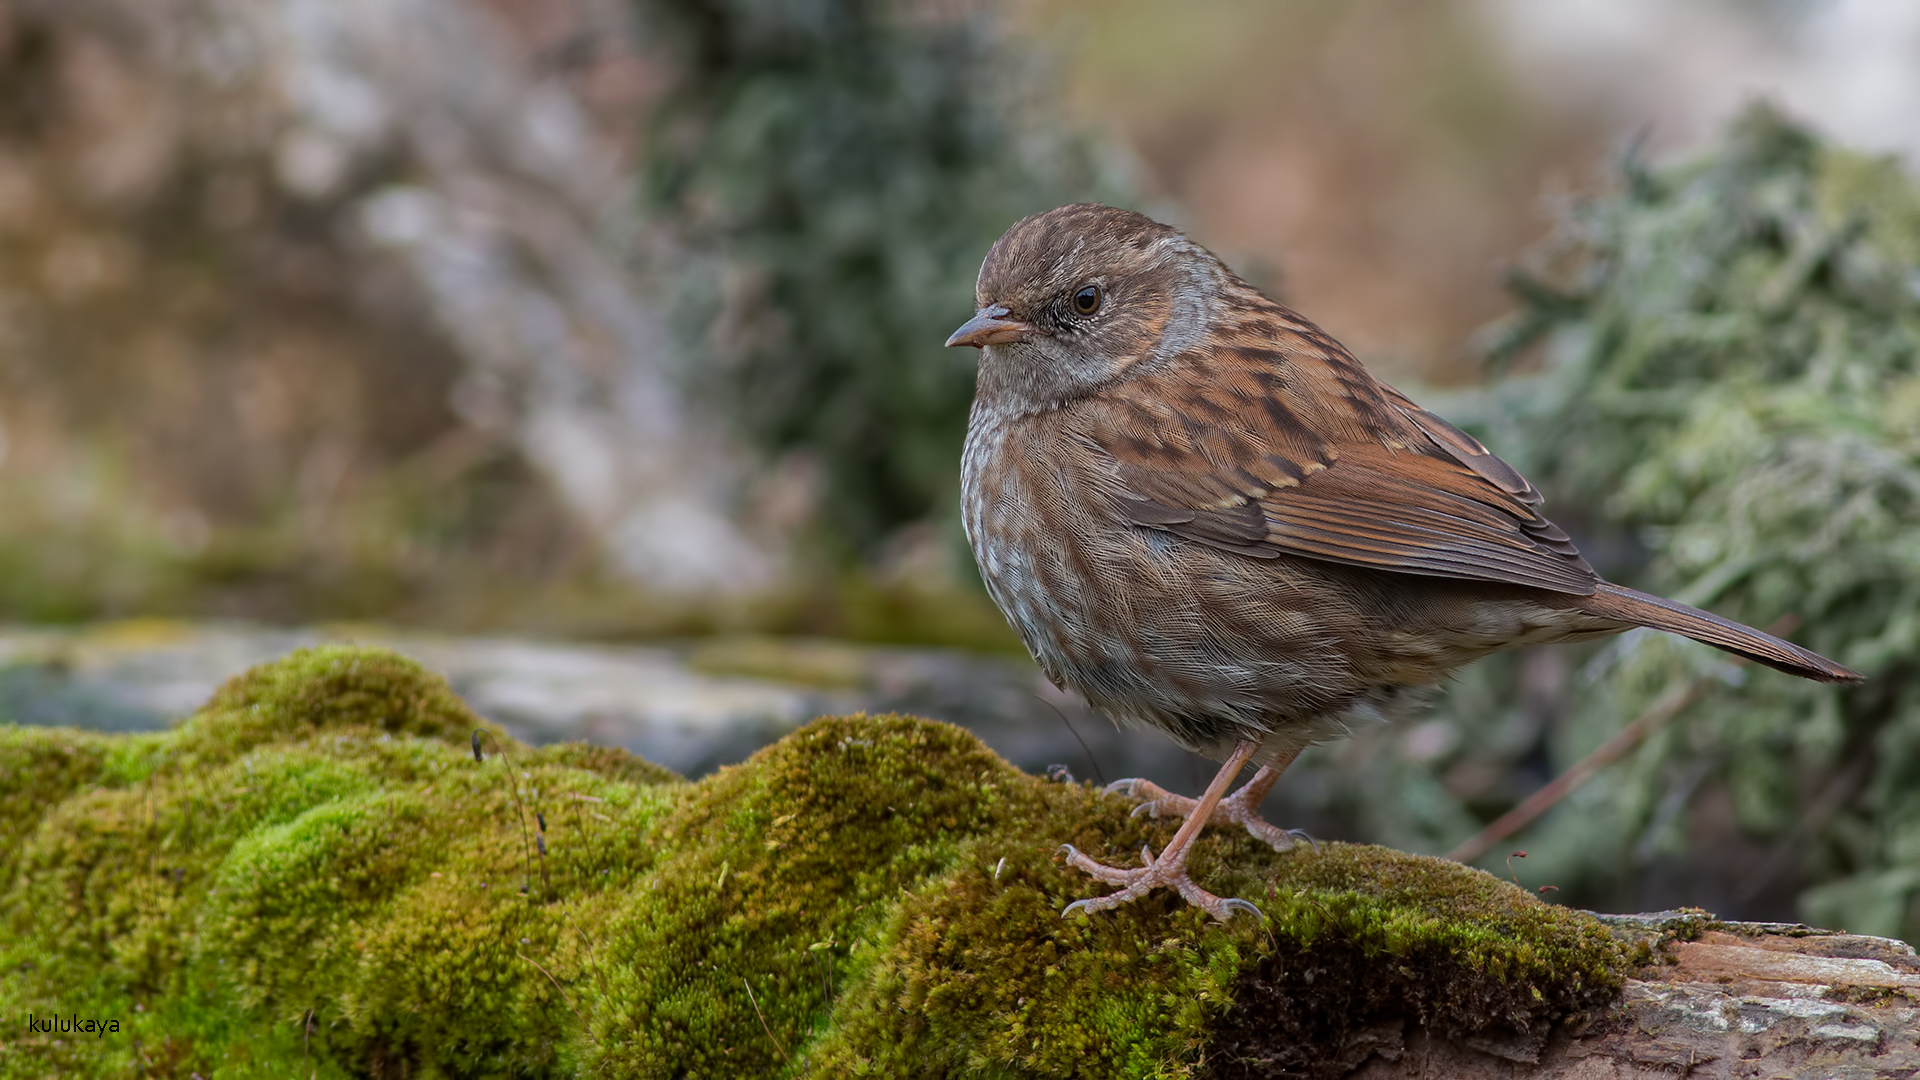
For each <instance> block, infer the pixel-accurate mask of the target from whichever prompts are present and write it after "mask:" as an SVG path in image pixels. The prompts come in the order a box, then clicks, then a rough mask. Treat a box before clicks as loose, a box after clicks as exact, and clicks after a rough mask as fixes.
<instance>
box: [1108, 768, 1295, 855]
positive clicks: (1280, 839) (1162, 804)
mask: <svg viewBox="0 0 1920 1080" xmlns="http://www.w3.org/2000/svg"><path fill="white" fill-rule="evenodd" d="M1257 783H1258V778H1256V779H1255V780H1254V781H1253V782H1250V783H1248V784H1247V786H1246V787H1243V788H1241V789H1240V790H1239V791H1236V792H1234V793H1233V794H1231V795H1229V796H1227V797H1226V798H1224V799H1221V800H1220V802H1219V803H1218V804H1216V805H1215V806H1214V808H1213V813H1212V814H1211V815H1210V816H1209V817H1208V818H1207V823H1208V824H1209V825H1238V826H1240V827H1242V828H1244V829H1246V830H1247V832H1249V833H1251V834H1252V835H1253V837H1254V839H1256V840H1261V841H1264V842H1265V843H1266V844H1267V846H1269V847H1271V848H1273V850H1275V851H1287V850H1289V849H1291V848H1292V847H1293V845H1294V844H1296V843H1299V842H1300V841H1302V840H1304V841H1306V842H1307V843H1308V844H1310V845H1312V847H1313V850H1315V851H1319V850H1320V845H1319V844H1317V843H1315V842H1314V839H1313V837H1311V836H1308V835H1307V833H1306V830H1304V829H1283V828H1281V827H1280V826H1278V825H1275V824H1273V823H1272V822H1270V821H1268V820H1267V819H1266V818H1263V817H1261V816H1260V802H1259V800H1258V799H1254V798H1249V797H1248V793H1249V792H1250V791H1253V790H1254V789H1255V784H1257ZM1266 788H1267V785H1262V786H1261V787H1260V788H1259V789H1258V790H1259V794H1260V795H1261V796H1263V797H1264V796H1265V795H1266V793H1267V791H1266ZM1106 790H1107V793H1108V794H1110V795H1125V796H1127V797H1128V798H1131V799H1139V800H1140V805H1138V806H1136V807H1134V808H1133V816H1135V817H1140V816H1142V815H1146V816H1150V817H1169V816H1177V817H1185V816H1186V815H1188V814H1191V813H1193V811H1194V810H1195V809H1196V808H1197V807H1199V805H1200V801H1199V800H1198V799H1189V798H1187V797H1186V796H1185V795H1175V794H1174V793H1173V792H1171V791H1168V790H1167V789H1166V788H1163V787H1161V786H1160V785H1159V784H1156V783H1154V782H1153V781H1151V780H1143V779H1138V778H1133V779H1126V780H1115V781H1114V782H1113V783H1111V784H1108V785H1107V788H1106Z"/></svg>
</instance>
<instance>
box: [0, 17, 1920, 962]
mask: <svg viewBox="0 0 1920 1080" xmlns="http://www.w3.org/2000/svg"><path fill="white" fill-rule="evenodd" d="M1915 101H1920V7H1915V6H1914V5H1911V4H1909V3H1905V2H1903V0H1686V2H1673V0H1556V2H1555V3H1549V4H1542V3H1537V2H1526V0H1434V2H1431V3H1425V4H1420V5H1407V4H1400V3H1391V2H1388V0H1349V2H1339V3H1336V2H1333V0H1288V2H1255V0H1197V2H1194V3H1188V4H1182V5H1169V4H1157V3H1148V2H1145V0H1004V2H1001V3H993V2H989V0H894V2H881V0H137V2H136V0H0V620H4V621H5V622H6V623H7V624H9V626H10V627H11V629H9V630H7V631H6V632H5V633H4V634H0V716H5V717H10V718H12V719H14V720H18V721H20V722H29V723H80V724H87V725H92V726H100V727H112V728H123V729H124V728H138V727H150V726H155V725H164V724H165V723H167V722H168V721H169V720H170V719H172V718H175V717H177V716H179V715H181V714H183V713H184V712H185V711H188V710H190V709H191V708H192V707H193V706H194V704H195V703H196V702H197V701H198V700H199V699H200V698H202V697H204V695H205V693H206V692H207V691H208V690H209V689H210V688H211V686H212V685H213V684H214V683H215V682H217V681H218V679H219V678H222V677H224V676H226V675H229V674H232V673H233V672H235V671H237V670H238V669H239V667H241V666H244V665H245V664H247V663H250V662H254V661H256V660H259V659H265V658H268V657H270V656H272V655H276V654H277V653H278V652H280V651H284V649H286V648H290V647H293V646H294V645H297V644H300V643H302V642H307V641H312V640H321V639H327V638H337V637H353V638H358V639H362V640H385V641H391V642H393V643H395V644H397V645H398V646H399V647H401V648H403V649H405V650H407V651H410V652H412V653H414V654H415V655H418V656H421V657H422V658H423V659H424V660H426V661H427V662H428V663H430V664H432V665H433V666H435V667H436V668H438V669H440V670H444V671H446V672H448V673H449V675H450V676H451V677H452V678H453V680H454V682H455V685H456V687H457V688H459V689H460V690H462V692H463V693H466V694H468V696H469V697H470V698H472V699H473V700H474V701H475V703H476V705H477V706H479V707H480V708H481V709H482V711H483V712H488V713H490V714H492V715H495V716H498V717H500V718H501V719H503V720H506V721H508V722H510V723H512V724H514V725H517V726H516V728H515V730H517V731H519V732H520V733H522V734H523V735H524V736H525V737H528V738H534V739H549V738H561V737H590V738H596V739H600V740H602V741H608V742H620V743H623V744H625V745H629V746H631V747H633V748H635V749H637V750H639V751H641V752H643V753H647V754H649V755H650V756H654V757H656V758H658V759H660V760H662V761H664V762H665V763H667V764H669V765H672V766H673V767H675V768H679V769H682V770H683V771H687V772H689V773H698V772H700V771H703V770H706V769H710V768H713V767H715V766H717V765H719V764H723V763H725V762H727V761H731V760H738V759H739V758H740V757H741V756H743V755H744V754H745V753H747V752H750V751H751V749H752V748H753V747H754V746H756V745H759V744H760V743H762V742H764V741H766V740H768V739H771V738H774V737H777V736H778V735H779V734H780V733H781V732H783V731H786V730H790V729H791V727H792V726H793V725H795V724H797V723H799V722H802V721H804V720H805V719H806V718H807V717H808V716H810V715H813V714H815V713H817V712H820V711H825V710H834V711H845V710H849V709H857V708H874V709H880V708H902V709H910V710H913V711H917V712H921V713H923V714H926V715H932V716H938V717H942V718H946V719H953V720H955V721H957V722H962V723H966V724H968V725H969V726H972V727H974V728H975V730H978V731H980V732H981V733H982V734H983V736H984V737H987V738H988V739H989V741H990V742H992V743H993V745H995V746H996V748H998V749H1000V750H1001V751H1002V752H1003V753H1007V754H1008V755H1009V756H1010V757H1011V758H1013V759H1014V760H1015V761H1016V762H1017V763H1019V764H1021V765H1022V766H1024V767H1027V768H1031V769H1034V770H1036V771H1041V770H1045V769H1047V767H1048V766H1059V768H1057V769H1055V770H1054V773H1055V775H1057V776H1059V777H1061V778H1063V779H1065V778H1067V777H1072V778H1077V779H1078V780H1082V781H1085V780H1095V781H1104V780H1112V779H1115V778H1116V777H1118V776H1121V775H1130V774H1138V773H1141V772H1147V773H1149V774H1151V775H1155V776H1156V777H1158V778H1161V779H1162V780H1163V781H1166V782H1169V783H1173V784H1178V785H1180V786H1181V787H1191V786H1193V785H1194V784H1195V783H1196V781H1199V782H1203V781H1204V778H1205V777H1206V776H1207V775H1208V774H1210V773H1211V771H1212V765H1211V764H1210V763H1205V762H1200V761H1198V760H1194V761H1185V760H1180V759H1178V757H1177V755H1176V753H1175V752H1173V751H1172V750H1171V747H1170V744H1167V743H1166V742H1165V741H1164V740H1163V739H1161V737H1159V736H1157V735H1153V734H1150V733H1120V732H1116V731H1114V730H1113V729H1112V727H1111V725H1109V724H1108V723H1107V722H1106V721H1105V720H1104V719H1101V718H1099V717H1097V716H1093V715H1091V714H1090V713H1089V712H1088V711H1087V710H1086V708H1085V707H1084V705H1082V704H1080V703H1078V702H1077V701H1075V700H1074V699H1073V698H1072V697H1071V696H1069V695H1064V694H1060V693H1058V692H1056V691H1053V690H1052V689H1051V688H1049V687H1046V686H1045V685H1044V683H1043V681H1042V680H1040V679H1039V678H1038V676H1037V673H1036V672H1035V671H1034V669H1033V667H1032V664H1031V662H1030V661H1028V660H1027V659H1026V658H1025V656H1024V654H1023V653H1022V652H1021V650H1020V647H1019V645H1018V643H1017V642H1016V641H1015V640H1014V639H1013V638H1012V636H1011V634H1010V633H1009V632H1008V631H1007V629H1006V627H1005V625H1004V623H1003V622H1002V620H1001V618H1000V616H999V614H998V612H996V611H995V610H994V609H993V608H992V605H991V604H990V603H989V602H988V601H987V599H986V597H985V594H984V592H983V590H981V588H980V587H979V585H978V580H977V577H976V576H975V573H974V571H973V568H972V565H971V561H970V559H969V558H968V556H967V554H966V550H965V546H964V542H963V541H962V539H961V538H960V535H959V530H958V527H957V514H956V505H955V504H956V500H957V493H958V484H957V465H958V452H959V444H960V438H961V433H962V431H963V429H964V425H965V414H966V408H967V404H968V402H969V400H970V398H971V394H972V379H973V357H972V355H971V353H969V352H967V351H966V350H944V349H942V348H941V341H942V340H943V339H944V337H945V335H946V334H947V333H948V332H949V331H950V330H951V329H952V328H953V326H955V325H957V324H958V323H959V322H960V321H962V320H963V319H964V318H965V317H966V316H967V315H968V314H969V312H970V309H971V296H972V281H973V276H974V273H975V271H976V269H977V267H978V265H979V260H980V258H981V257H982V255H983V254H984V253H985V251H986V248H987V247H988V245H989V244H990V243H991V242H992V241H993V239H994V238H995V237H997V236H998V235H999V233H1000V232H1001V231H1002V230H1003V229H1005V228H1006V226H1007V225H1009V224H1010V223H1012V222H1013V221H1014V220H1016V219H1017V218H1019V217H1021V216H1023V215H1025V214H1028V213H1032V212H1035V211H1038V210H1042V209H1046V208H1048V207H1051V206H1054V205H1057V204H1059V203H1062V202H1067V201H1073V200H1078V199H1100V200H1104V201H1111V202H1116V203H1119V204H1122V205H1128V206H1133V207H1136V208H1139V209H1142V210H1144V211H1146V212H1148V213H1150V214H1153V215H1155V216H1158V217H1160V218H1162V219H1164V220H1169V221H1172V222H1174V223H1177V224H1179V225H1181V226H1182V227H1184V228H1186V229H1187V230H1189V231H1190V233H1191V234H1192V235H1193V236H1194V237H1195V238H1196V239H1198V240H1199V241H1201V242H1202V243H1204V244H1207V245H1208V246H1210V247H1212V248H1213V249H1214V250H1215V251H1217V252H1218V253H1220V254H1221V255H1222V256H1223V257H1224V258H1225V259H1227V261H1228V262H1229V263H1230V264H1232V265H1233V266H1235V267H1236V268H1237V269H1239V270H1240V271H1241V272H1242V273H1243V274H1244V275H1246V276H1247V277H1249V278H1250V279H1251V280H1254V281H1256V282H1257V283H1259V284H1261V285H1263V286H1264V287H1266V288H1267V289H1268V290H1269V291H1270V292H1272V293H1273V294H1274V295H1275V296H1276V297H1278V298H1280V299H1282V300H1284V301H1285V302H1287V303H1289V304H1291V305H1293V306H1296V307H1298V308H1300V309H1301V310H1302V311H1304V312H1305V313H1307V314H1308V315H1309V316H1310V317H1311V318H1313V319H1315V320H1316V321H1318V322H1319V323H1320V324H1321V325H1323V326H1324V327H1325V328H1326V329H1327V330H1329V331H1330V332H1332V333H1333V334H1334V335H1335V336H1337V337H1338V338H1340V339H1341V340H1342V341H1344V342H1345V343H1346V344H1347V345H1348V346H1349V347H1351V348H1352V349H1353V350H1354V351H1355V352H1356V353H1357V354H1358V355H1359V356H1360V357H1361V358H1362V359H1363V360H1365V361H1366V362H1367V363H1368V364H1369V366H1371V367H1372V368H1373V369H1374V370H1375V371H1376V372H1377V373H1379V374H1380V375H1382V376H1383V377H1384V378H1386V379H1388V380H1390V381H1392V382H1394V383H1396V384H1397V385H1400V386H1401V387H1402V388H1404V389H1407V390H1409V391H1410V392H1412V393H1414V394H1416V395H1417V396H1419V397H1420V398H1421V399H1422V400H1423V402H1425V403H1426V404H1429V405H1430V406H1432V407H1434V408H1436V409H1437V410H1438V411H1441V412H1443V413H1445V414H1447V415H1449V416H1450V417H1452V418H1453V419H1455V420H1456V421H1459V422H1462V423H1463V424H1465V425H1466V426H1468V427H1470V428H1472V429H1473V430H1475V431H1476V432H1477V433H1478V434H1480V435H1481V436H1482V438H1483V439H1485V440H1486V441H1487V442H1488V443H1489V444H1490V445H1492V447H1493V448H1494V449H1495V450H1496V452H1498V453H1500V454H1501V455H1502V456H1504V457H1506V458H1507V459H1508V460H1510V461H1512V462H1514V464H1516V465H1518V466H1519V467H1521V468H1522V469H1523V470H1526V471H1527V472H1528V473H1529V474H1530V475H1531V476H1532V477H1533V478H1534V480H1535V481H1536V483H1538V484H1539V485H1540V486H1541V487H1542V488H1543V489H1544V490H1545V491H1546V492H1547V495H1548V499H1549V508H1550V511H1551V512H1552V514H1553V516H1554V517H1555V519H1556V520H1558V521H1560V522H1561V523H1562V524H1564V525H1566V526H1567V527H1568V528H1569V529H1570V530H1571V531H1572V532H1574V533H1575V535H1576V538H1577V539H1578V540H1579V541H1580V543H1581V545H1582V548H1583V549H1584V550H1585V551H1587V552H1588V554H1589V555H1590V557H1591V558H1592V559H1593V561H1594V562H1595V564H1596V565H1597V566H1599V567H1600V569H1601V570H1602V571H1603V572H1604V573H1606V574H1607V575H1608V576H1610V577H1613V578H1615V579H1616V580H1621V581H1625V582H1628V583H1631V584H1636V585H1640V586H1642V587H1646V588H1651V589H1656V590H1660V591H1664V592H1666V593H1668V594H1670V595H1675V596H1678V597H1680V598H1682V599H1685V600H1688V601H1689V602H1692V603H1696V604H1702V605H1705V606H1709V607H1712V608H1713V609H1714V610H1717V611H1720V612H1722V613H1724V614H1727V615H1729V616H1731V617H1735V618H1739V619H1742V620H1744V621H1746V622H1749V623H1753V624H1755V625H1760V626H1774V627H1777V628H1780V629H1783V630H1787V631H1789V632H1790V633H1791V634H1792V636H1794V637H1795V639H1796V640H1799V641H1801V642H1803V643H1805V644H1808V645H1810V646H1811V647H1814V648H1817V649H1819V650H1821V651H1823V652H1826V653H1827V654H1829V655H1831V656H1834V657H1836V658H1838V659H1840V660H1842V661H1843V662H1845V663H1848V664H1850V665H1852V666H1854V667H1856V668H1859V669H1861V670H1864V671H1866V672H1868V673H1869V674H1870V676H1871V681H1870V682H1869V683H1868V684H1867V685H1865V686H1864V687H1859V688H1849V689H1836V688H1831V687H1817V686H1813V685H1811V684H1803V683H1799V682H1796V681H1794V680H1790V679H1788V678H1786V677H1784V676H1778V675H1775V674H1774V673H1771V672H1765V671H1754V670H1747V669H1742V668H1740V667H1737V666H1735V665H1733V664H1731V663H1729V662H1728V661H1727V659H1726V658H1725V657H1724V656H1722V655H1721V654H1718V653H1714V652H1712V651H1711V650H1707V649H1704V648H1698V647H1694V646H1692V645H1690V644H1687V643H1682V642H1675V641H1671V640H1667V639H1661V638H1653V637H1643V636H1638V635H1629V636H1628V637H1626V638H1623V639H1620V640H1618V641H1616V642H1613V643H1610V644H1606V645H1602V646H1596V647H1592V648H1587V649H1584V650H1583V649H1572V648H1559V649H1552V650H1540V651H1533V652H1526V653H1521V654H1515V655H1511V656H1505V657H1500V658H1496V659H1495V660H1493V661H1489V662H1486V663H1483V664H1481V665H1479V666H1478V667H1476V668H1474V669H1471V670H1469V671H1468V672H1466V673H1464V674H1463V675H1462V676H1461V677H1460V678H1459V679H1457V680H1456V681H1455V683H1454V684H1453V685H1452V686H1451V687H1450V688H1449V690H1448V691H1447V692H1446V693H1445V694H1444V695H1443V696H1442V698H1441V701H1440V703H1439V705H1438V707H1437V708H1436V710H1435V711H1434V713H1433V714H1432V716H1431V717H1430V718H1428V719H1426V720H1423V721H1421V722H1419V723H1417V724H1415V725H1412V726H1410V727H1408V728H1404V729H1398V730H1382V731H1370V732H1363V733H1361V734H1360V735H1359V737H1357V738H1355V739H1353V740H1351V741H1349V742H1346V743H1343V744H1339V745H1335V746H1330V747H1326V748H1322V749H1318V750H1315V751H1313V752H1311V753H1310V755H1309V756H1308V757H1307V758H1306V759H1303V761H1302V763H1301V764H1300V765H1299V766H1296V768H1295V770H1294V772H1293V773H1290V774H1289V776H1288V777H1287V779H1286V781H1285V782H1283V783H1282V784H1281V785H1280V789H1279V790H1278V791H1277V792H1276V793H1275V795H1274V796H1273V798H1272V800H1271V801H1270V804H1269V807H1268V813H1269V816H1270V817H1273V818H1274V819H1275V820H1278V821H1283V822H1285V823H1287V824H1289V825H1301V826H1305V827H1307V828H1309V829H1311V830H1313V831H1314V832H1315V834H1316V835H1318V836H1321V837H1323V838H1331V839H1350V840H1371V841H1378V842H1383V843H1389V844H1393V845H1396V846H1400V847H1403V848H1406V849H1409V850H1418V851H1430V852H1435V853H1444V852H1447V851H1451V850H1456V848H1457V847H1458V846H1459V845H1462V844H1463V843H1465V842H1466V841H1467V840H1468V838H1470V837H1473V836H1474V835H1475V834H1476V833H1480V832H1481V831H1482V830H1483V829H1485V828H1486V827H1488V826H1489V825H1491V824H1493V823H1494V822H1495V821H1496V820H1497V819H1500V818H1501V817H1502V815H1504V814H1507V813H1508V812H1509V811H1512V810H1513V809H1514V808H1515V807H1516V806H1519V805H1520V804H1521V803H1522V802H1523V800H1526V799H1527V798H1528V797H1529V796H1530V795H1535V794H1536V793H1537V792H1539V791H1540V790H1541V789H1542V788H1543V786H1544V785H1546V784H1547V783H1548V782H1549V781H1550V780H1552V779H1553V778H1554V777H1555V776H1558V775H1560V774H1562V773H1563V772H1565V771H1566V770H1568V769H1569V768H1572V767H1575V766H1576V763H1581V762H1586V763H1587V765H1589V766H1593V768H1591V769H1589V770H1588V771H1591V772H1592V779H1591V780H1590V781H1589V782H1587V783H1585V784H1584V785H1583V786H1580V787H1578V788H1577V789H1576V790H1573V791H1572V792H1571V793H1570V794H1567V795H1565V796H1564V797H1563V798H1559V799H1557V800H1554V801H1553V805H1551V806H1550V807H1548V808H1547V809H1546V811H1545V813H1544V814H1543V815H1541V816H1540V817H1539V818H1538V819H1537V820H1535V821H1532V822H1531V823H1529V824H1526V825H1524V826H1521V827H1515V828H1511V829H1510V828H1507V827H1505V826H1502V827H1501V829H1500V830H1499V835H1498V836H1497V837H1496V838H1493V839H1490V840H1487V841H1485V842H1483V843H1482V844H1480V845H1479V846H1480V847H1481V848H1482V851H1481V852H1480V853H1479V854H1478V855H1477V856H1476V857H1478V858H1479V860H1480V861H1481V862H1482V864H1484V865H1487V866H1489V867H1491V868H1494V869H1496V870H1497V871H1498V872H1501V873H1503V874H1505V873H1512V874H1513V875H1514V876H1515V877H1516V879H1517V880H1519V881H1521V882H1522V883H1524V884H1526V885H1527V886H1528V887H1530V888H1540V887H1550V891H1549V892H1548V893H1547V895H1548V896H1549V898H1550V899H1552V900H1554V901H1556V902H1568V903H1576V904H1579V905H1582V906H1589V907H1598V908H1602V909H1610V910H1650V909H1656V908H1662V907H1668V906H1673V905H1680V904H1692V905H1699V906H1704V907H1707V908H1709V909H1711V910H1714V911H1716V912H1718V913H1719V914H1721V915H1723V916H1726V917H1739V918H1773V919H1806V920H1809V921H1813V922H1818V923H1821V924H1824V925H1828V926H1835V927H1844V928H1846V929H1849V930H1852V931H1854V932H1866V933H1879V934H1888V935H1896V936H1907V937H1913V936H1916V935H1920V907H1917V906H1916V904H1917V903H1920V783H1916V781H1920V700H1916V690H1915V687H1914V681H1913V675H1914V672H1915V667H1916V664H1917V663H1920V186H1917V185H1916V181H1915V178H1914V172H1913V169H1914V167H1915V165H1916V164H1917V163H1920V111H1916V110H1915V109H1914V108H1913V106H1912V103H1913V102H1915ZM1596 755H1597V756H1596ZM1522 849H1524V850H1525V851H1526V852H1527V856H1526V858H1525V859H1524V861H1523V860H1519V859H1512V858H1510V857H1509V853H1510V852H1515V851H1519V850H1522Z"/></svg>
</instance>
